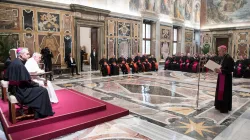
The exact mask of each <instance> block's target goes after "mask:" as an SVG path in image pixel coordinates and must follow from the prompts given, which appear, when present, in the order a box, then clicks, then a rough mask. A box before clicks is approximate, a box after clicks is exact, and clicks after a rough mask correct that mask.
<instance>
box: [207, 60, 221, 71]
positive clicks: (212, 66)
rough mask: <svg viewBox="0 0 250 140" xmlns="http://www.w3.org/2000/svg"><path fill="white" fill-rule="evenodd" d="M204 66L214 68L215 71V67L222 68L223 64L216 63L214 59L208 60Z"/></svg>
mask: <svg viewBox="0 0 250 140" xmlns="http://www.w3.org/2000/svg"><path fill="white" fill-rule="evenodd" d="M204 66H205V67H207V68H208V69H210V70H212V71H214V69H216V68H217V69H220V68H221V65H219V64H217V63H215V62H214V61H212V60H209V61H208V62H207V64H205V65H204Z"/></svg>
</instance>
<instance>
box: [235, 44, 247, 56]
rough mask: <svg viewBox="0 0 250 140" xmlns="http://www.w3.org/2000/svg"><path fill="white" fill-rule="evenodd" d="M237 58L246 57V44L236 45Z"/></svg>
mask: <svg viewBox="0 0 250 140" xmlns="http://www.w3.org/2000/svg"><path fill="white" fill-rule="evenodd" d="M237 56H247V44H245V43H241V44H238V51H237Z"/></svg>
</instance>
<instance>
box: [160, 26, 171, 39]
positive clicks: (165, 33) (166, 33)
mask: <svg viewBox="0 0 250 140" xmlns="http://www.w3.org/2000/svg"><path fill="white" fill-rule="evenodd" d="M170 34H171V31H170V29H161V39H166V40H170V39H171V38H170V37H171V36H170Z"/></svg>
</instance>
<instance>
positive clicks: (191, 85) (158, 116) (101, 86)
mask: <svg viewBox="0 0 250 140" xmlns="http://www.w3.org/2000/svg"><path fill="white" fill-rule="evenodd" d="M161 69H163V68H161ZM198 77H199V75H198V74H196V73H185V72H178V71H164V70H159V71H158V72H147V73H140V74H134V75H132V74H131V75H120V76H111V77H102V76H101V74H100V72H99V71H89V72H82V73H81V75H78V76H71V75H56V76H55V80H54V81H53V85H54V88H55V89H61V88H66V89H74V90H76V91H79V92H81V93H83V94H87V95H90V96H93V97H95V98H98V99H101V100H104V101H106V102H109V103H112V104H114V105H117V106H121V107H123V108H126V109H129V110H130V115H128V116H125V117H122V118H119V119H116V120H113V121H110V122H107V123H103V124H101V125H97V126H94V127H91V128H88V129H84V130H81V131H78V132H75V133H72V134H69V135H66V136H62V137H59V138H56V139H58V140H60V139H62V140H69V139H74V140H80V139H81V140H85V139H86V140H87V139H88V140H89V139H91V140H92V139H93V140H94V139H99V140H100V139H103V140H104V139H105V140H111V139H112V140H113V139H120V140H139V139H140V140H144V139H145V140H148V139H154V140H168V139H169V140H170V139H171V140H179V139H180V140H186V139H187V140H189V139H190V140H192V139H201V140H203V139H204V140H210V139H216V140H221V139H223V140H224V139H230V140H231V139H232V140H237V139H239V140H245V139H250V133H249V127H248V126H249V125H250V79H233V108H232V111H231V112H229V113H228V114H221V113H220V112H218V111H217V110H215V109H214V106H213V104H214V94H215V87H216V79H217V76H216V75H215V74H214V73H212V72H210V73H202V74H201V75H200V86H199V92H198ZM197 93H199V96H198V98H199V100H198V107H197ZM1 138H2V139H4V138H5V137H1V133H0V139H1Z"/></svg>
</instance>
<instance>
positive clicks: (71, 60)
mask: <svg viewBox="0 0 250 140" xmlns="http://www.w3.org/2000/svg"><path fill="white" fill-rule="evenodd" d="M67 64H68V67H69V68H71V73H72V76H74V69H75V70H76V74H77V75H80V74H79V73H78V69H77V66H76V61H75V58H73V57H72V54H71V53H70V54H69V57H68V59H67Z"/></svg>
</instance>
